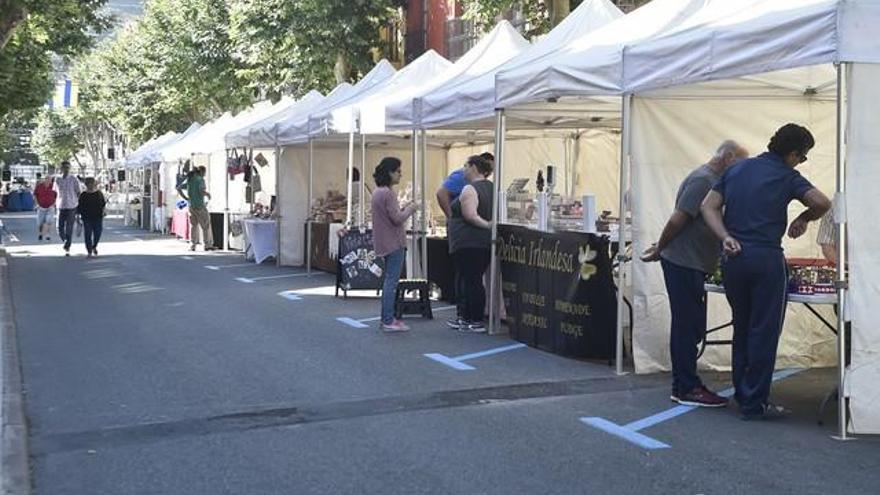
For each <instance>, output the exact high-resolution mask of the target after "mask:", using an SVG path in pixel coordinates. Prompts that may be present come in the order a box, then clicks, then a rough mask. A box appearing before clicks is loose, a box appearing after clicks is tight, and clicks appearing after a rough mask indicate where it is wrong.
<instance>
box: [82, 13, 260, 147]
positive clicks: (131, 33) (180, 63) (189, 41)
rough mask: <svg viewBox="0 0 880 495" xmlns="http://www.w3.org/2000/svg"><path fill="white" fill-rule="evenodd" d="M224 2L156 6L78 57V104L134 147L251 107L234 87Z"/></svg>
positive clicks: (248, 99)
mask: <svg viewBox="0 0 880 495" xmlns="http://www.w3.org/2000/svg"><path fill="white" fill-rule="evenodd" d="M227 9H228V7H227V2H226V1H224V0H174V1H172V0H153V1H152V2H150V3H149V4H148V5H147V8H146V10H145V12H144V16H143V17H142V18H141V19H140V20H139V21H137V22H135V23H132V24H130V25H129V26H127V27H125V28H124V29H122V30H120V32H118V33H117V34H116V36H115V37H114V38H111V39H109V40H107V41H106V42H104V43H102V44H101V45H100V46H99V47H98V48H97V49H96V50H94V51H93V52H92V53H90V54H88V55H86V56H85V57H82V58H81V59H79V60H78V61H77V63H76V65H75V70H74V74H75V77H76V79H77V80H78V81H79V82H80V104H81V105H83V106H85V107H87V108H88V110H89V112H91V113H93V114H94V115H95V117H96V119H97V120H98V121H100V120H103V121H104V122H105V123H107V124H108V125H110V126H112V127H113V128H114V129H117V130H119V131H121V132H123V133H125V134H127V135H128V136H129V137H131V139H132V141H133V142H134V143H139V142H143V141H146V140H147V139H149V138H151V137H153V136H156V135H159V134H163V133H165V132H167V131H170V130H173V131H181V130H183V129H185V128H186V127H187V126H189V125H190V124H191V123H192V122H194V121H198V122H205V121H207V120H210V119H213V118H215V117H218V116H219V115H220V114H221V113H222V112H223V111H226V110H228V111H238V110H240V109H242V108H244V107H245V106H247V105H249V104H250V102H251V97H250V93H249V90H248V88H247V87H246V86H243V85H241V84H237V81H236V68H237V65H236V62H235V61H234V60H233V58H232V56H231V54H230V46H229V44H230V42H229V37H228V24H229V23H228V10H227Z"/></svg>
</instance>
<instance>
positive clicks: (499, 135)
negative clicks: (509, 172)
mask: <svg viewBox="0 0 880 495" xmlns="http://www.w3.org/2000/svg"><path fill="white" fill-rule="evenodd" d="M505 133H506V121H505V116H504V110H501V109H498V110H495V176H494V179H495V191H494V194H493V197H494V201H493V203H494V204H493V208H492V248H491V250H490V253H491V254H490V256H489V330H488V333H489V335H494V334H496V333H500V330H501V322H500V316H501V315H499V314H498V308H499V307H500V306H501V305H500V301H498V295H499V293H500V292H501V291H499V290H498V284H499V278H500V277H499V273H498V219H499V218H501V208H507V205H502V204H501V203H500V201H498V198H499V197H500V196H501V181H502V177H503V176H502V175H501V171H502V167H503V165H504V135H505Z"/></svg>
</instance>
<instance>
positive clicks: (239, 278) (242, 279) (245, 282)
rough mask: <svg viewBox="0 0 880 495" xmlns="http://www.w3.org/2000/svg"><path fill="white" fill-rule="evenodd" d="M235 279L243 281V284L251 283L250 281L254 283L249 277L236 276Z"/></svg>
mask: <svg viewBox="0 0 880 495" xmlns="http://www.w3.org/2000/svg"><path fill="white" fill-rule="evenodd" d="M235 280H238V281H239V282H241V283H243V284H252V283H254V281H253V280H251V279H249V278H245V277H236V279H235Z"/></svg>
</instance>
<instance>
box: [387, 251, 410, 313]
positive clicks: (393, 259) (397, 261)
mask: <svg viewBox="0 0 880 495" xmlns="http://www.w3.org/2000/svg"><path fill="white" fill-rule="evenodd" d="M404 256H406V249H404V248H400V249H398V250H397V251H394V252H392V253H389V254H386V255H385V256H383V259H384V260H385V278H384V281H383V282H382V323H384V324H386V325H388V324H390V323H391V322H393V321H394V303H395V301H396V299H397V282H398V281H400V271H401V270H402V269H403V258H404Z"/></svg>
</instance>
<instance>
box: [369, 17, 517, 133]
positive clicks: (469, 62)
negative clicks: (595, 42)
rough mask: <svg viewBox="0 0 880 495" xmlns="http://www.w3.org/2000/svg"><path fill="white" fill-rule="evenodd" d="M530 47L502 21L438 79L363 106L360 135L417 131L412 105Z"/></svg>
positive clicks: (414, 111) (436, 77)
mask: <svg viewBox="0 0 880 495" xmlns="http://www.w3.org/2000/svg"><path fill="white" fill-rule="evenodd" d="M528 46H529V43H528V41H526V40H525V39H524V38H523V37H522V36H521V35H520V34H519V33H518V32H517V31H516V29H515V28H514V27H513V26H511V25H510V23H509V22H507V21H501V22H500V23H498V25H497V26H495V28H494V29H493V30H492V31H490V32H489V33H488V34H486V36H484V37H483V38H482V39H480V41H479V42H477V44H476V45H474V47H473V48H471V49H470V50H468V52H467V53H465V54H464V56H462V57H461V58H460V59H458V60H457V61H456V62H455V63H454V64H453V65H452V66H450V67H449V68H447V69H446V70H445V71H443V72H442V73H440V74H439V75H437V76H435V77H433V78H431V79H430V80H427V81H424V83H423V84H419V85H415V86H411V87H410V88H409V89H408V90H402V91H400V92H398V93H395V94H390V95H386V96H385V97H384V98H377V99H375V100H372V101H370V102H368V103H365V104H364V105H363V107H362V109H361V118H362V122H361V132H362V133H364V134H384V133H387V132H390V131H411V130H412V129H415V128H417V119H416V115H417V113H418V112H417V111H416V110H415V102H416V100H417V99H418V98H420V97H422V96H425V95H427V94H429V93H431V92H432V91H436V90H438V89H440V88H442V87H443V86H444V85H445V84H447V83H449V82H450V81H454V80H456V79H457V78H460V77H468V76H472V75H479V74H482V73H484V72H486V71H490V70H492V69H494V68H495V67H498V66H499V65H501V64H503V63H504V62H505V61H507V60H510V58H511V57H513V56H515V55H516V54H518V53H520V52H521V51H523V50H524V49H526V48H527V47H528Z"/></svg>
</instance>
